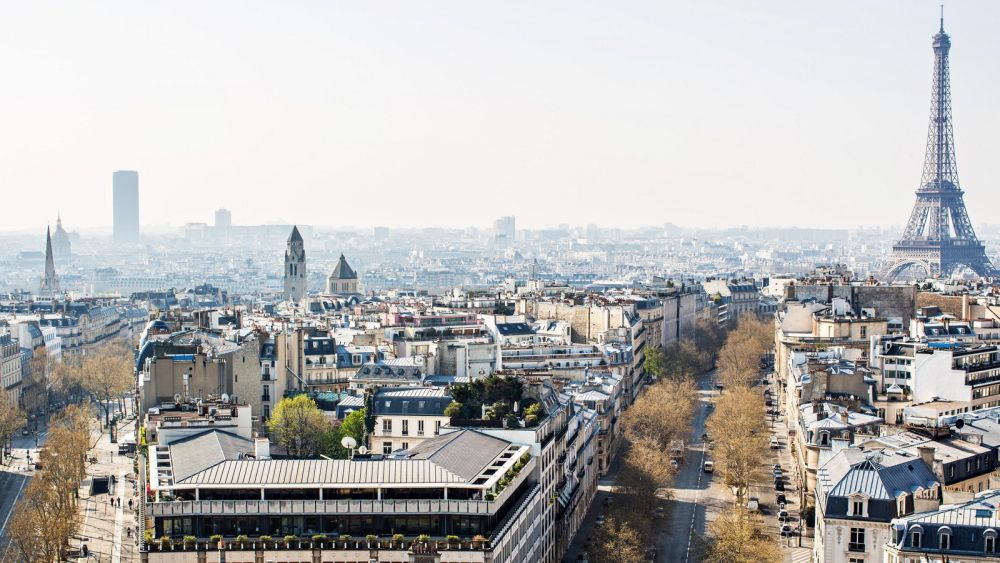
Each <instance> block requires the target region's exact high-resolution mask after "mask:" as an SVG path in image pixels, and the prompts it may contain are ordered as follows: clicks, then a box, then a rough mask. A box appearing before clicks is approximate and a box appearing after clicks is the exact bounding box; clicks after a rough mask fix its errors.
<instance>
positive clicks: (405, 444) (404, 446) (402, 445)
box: [399, 442, 410, 450]
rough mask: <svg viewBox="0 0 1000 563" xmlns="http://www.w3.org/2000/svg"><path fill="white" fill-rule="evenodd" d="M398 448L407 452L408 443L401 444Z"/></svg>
mask: <svg viewBox="0 0 1000 563" xmlns="http://www.w3.org/2000/svg"><path fill="white" fill-rule="evenodd" d="M399 447H401V448H403V449H404V450H408V449H410V443H409V442H403V443H402V444H401V445H400V446H399Z"/></svg>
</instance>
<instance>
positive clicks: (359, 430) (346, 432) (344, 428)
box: [340, 409, 367, 445]
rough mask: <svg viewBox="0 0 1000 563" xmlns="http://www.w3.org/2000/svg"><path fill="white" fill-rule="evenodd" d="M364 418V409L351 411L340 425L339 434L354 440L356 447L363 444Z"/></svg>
mask: <svg viewBox="0 0 1000 563" xmlns="http://www.w3.org/2000/svg"><path fill="white" fill-rule="evenodd" d="M366 416H367V415H366V413H365V409H361V410H357V411H351V413H350V414H348V415H347V416H346V417H345V418H344V422H342V423H341V424H340V433H341V434H342V435H343V436H350V437H351V438H354V440H355V441H356V442H357V443H358V445H361V444H364V439H365V417H366Z"/></svg>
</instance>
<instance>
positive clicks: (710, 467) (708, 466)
mask: <svg viewBox="0 0 1000 563" xmlns="http://www.w3.org/2000/svg"><path fill="white" fill-rule="evenodd" d="M701 468H702V469H703V470H704V471H705V473H711V472H713V471H715V464H714V463H713V462H711V461H706V462H705V463H704V464H702V466H701Z"/></svg>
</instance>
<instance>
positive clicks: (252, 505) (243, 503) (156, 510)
mask: <svg viewBox="0 0 1000 563" xmlns="http://www.w3.org/2000/svg"><path fill="white" fill-rule="evenodd" d="M508 489H510V490H511V491H513V487H508ZM504 492H507V490H506V489H505V490H504ZM506 498H507V495H503V494H502V493H501V496H500V497H499V498H498V499H497V500H493V501H486V500H437V499H430V500H187V501H174V502H153V503H147V505H146V506H147V508H149V515H150V516H152V517H154V518H159V517H167V516H195V515H201V514H210V515H212V516H251V515H275V516H278V515H286V514H297V515H314V514H315V515H323V514H331V515H332V514H413V515H420V514H469V515H476V516H490V515H493V514H496V512H497V511H498V510H499V509H500V502H498V501H500V500H505V499H506Z"/></svg>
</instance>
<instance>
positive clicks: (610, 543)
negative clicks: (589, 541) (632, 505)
mask: <svg viewBox="0 0 1000 563" xmlns="http://www.w3.org/2000/svg"><path fill="white" fill-rule="evenodd" d="M596 540H597V543H596V545H597V549H595V550H594V553H593V557H592V560H593V561H595V562H597V563H641V562H642V561H643V559H644V557H643V555H644V554H643V548H642V546H643V543H642V538H641V537H640V535H639V533H638V532H637V531H636V530H635V529H634V528H633V527H632V526H631V525H630V524H629V523H627V522H622V521H619V520H616V519H614V518H610V519H608V521H607V522H605V524H604V526H602V527H601V528H600V529H599V530H598V532H597V537H596Z"/></svg>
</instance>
